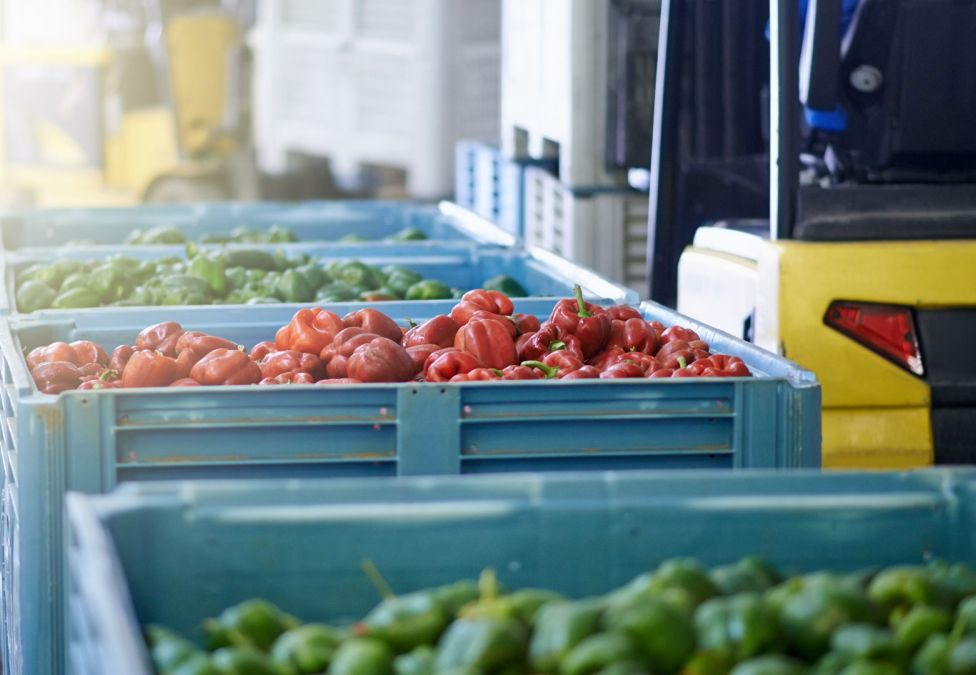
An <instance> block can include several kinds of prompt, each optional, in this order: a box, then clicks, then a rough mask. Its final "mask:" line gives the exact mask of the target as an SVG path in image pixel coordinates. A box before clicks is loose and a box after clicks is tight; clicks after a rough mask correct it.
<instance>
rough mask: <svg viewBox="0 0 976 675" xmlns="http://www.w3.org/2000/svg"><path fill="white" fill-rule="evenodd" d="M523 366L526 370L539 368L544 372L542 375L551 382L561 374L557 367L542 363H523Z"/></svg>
mask: <svg viewBox="0 0 976 675" xmlns="http://www.w3.org/2000/svg"><path fill="white" fill-rule="evenodd" d="M521 365H523V366H525V367H526V368H538V369H539V370H541V371H542V374H543V375H545V376H546V379H547V380H551V379H552V378H554V377H556V375H558V374H559V368H556V367H555V366H547V365H546V364H544V363H543V362H542V361H522V363H521Z"/></svg>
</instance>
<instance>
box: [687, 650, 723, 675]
mask: <svg viewBox="0 0 976 675" xmlns="http://www.w3.org/2000/svg"><path fill="white" fill-rule="evenodd" d="M734 665H735V661H734V660H733V659H732V657H731V656H730V655H729V654H727V653H726V652H723V651H716V650H714V649H706V650H704V651H699V652H695V653H694V655H692V657H691V659H690V660H689V661H688V662H687V663H686V664H685V665H684V667H683V668H682V669H681V675H728V673H729V671H730V670H732V667H733V666H734Z"/></svg>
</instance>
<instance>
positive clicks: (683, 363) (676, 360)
mask: <svg viewBox="0 0 976 675" xmlns="http://www.w3.org/2000/svg"><path fill="white" fill-rule="evenodd" d="M657 360H658V363H660V364H661V367H662V368H671V369H672V370H679V369H681V368H686V367H688V366H689V365H690V364H692V363H694V361H695V355H694V354H693V353H692V352H690V351H688V350H687V349H684V350H682V351H678V352H673V353H671V354H668V356H667V357H666V358H663V359H662V358H661V357H657Z"/></svg>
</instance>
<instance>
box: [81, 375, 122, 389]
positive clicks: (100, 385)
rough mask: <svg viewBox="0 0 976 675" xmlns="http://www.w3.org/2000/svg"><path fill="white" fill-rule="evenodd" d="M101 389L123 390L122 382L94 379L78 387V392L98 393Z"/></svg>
mask: <svg viewBox="0 0 976 675" xmlns="http://www.w3.org/2000/svg"><path fill="white" fill-rule="evenodd" d="M99 389H122V380H102V379H100V378H97V377H96V378H93V379H91V380H85V381H84V382H82V383H81V384H79V385H78V391H98V390H99Z"/></svg>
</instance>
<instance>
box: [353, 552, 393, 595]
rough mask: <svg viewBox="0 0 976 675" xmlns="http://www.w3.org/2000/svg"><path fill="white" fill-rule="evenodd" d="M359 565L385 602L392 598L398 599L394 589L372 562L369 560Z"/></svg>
mask: <svg viewBox="0 0 976 675" xmlns="http://www.w3.org/2000/svg"><path fill="white" fill-rule="evenodd" d="M359 564H360V566H361V567H362V568H363V572H364V573H365V574H366V577H367V578H368V579H369V582H370V583H371V584H373V587H374V588H375V589H376V590H377V591H378V592H379V594H380V596H382V598H383V599H384V600H389V599H390V598H393V597H396V594H395V593H394V592H393V589H392V588H390V585H389V584H388V583H386V579H384V578H383V575H382V574H380V571H379V570H378V569H377V568H376V565H374V564H373V561H372V560H369V559H368V558H367V559H365V560H363V561H362V562H361V563H359Z"/></svg>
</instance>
